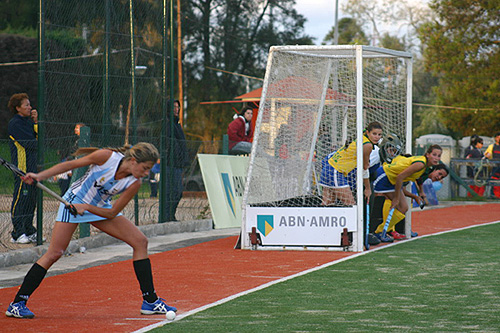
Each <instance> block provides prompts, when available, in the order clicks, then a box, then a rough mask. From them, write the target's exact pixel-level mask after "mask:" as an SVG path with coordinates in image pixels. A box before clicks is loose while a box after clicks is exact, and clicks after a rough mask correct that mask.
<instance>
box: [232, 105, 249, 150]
mask: <svg viewBox="0 0 500 333" xmlns="http://www.w3.org/2000/svg"><path fill="white" fill-rule="evenodd" d="M252 116H253V109H252V108H251V107H250V106H246V107H244V108H243V109H242V110H241V112H240V114H239V115H237V116H236V118H235V119H234V120H233V121H232V122H231V123H230V124H229V126H228V127H227V135H228V138H229V154H232V155H238V154H241V153H243V154H250V151H251V150H252V142H251V141H252V137H253V128H252V123H251V121H252Z"/></svg>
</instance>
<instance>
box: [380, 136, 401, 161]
mask: <svg viewBox="0 0 500 333" xmlns="http://www.w3.org/2000/svg"><path fill="white" fill-rule="evenodd" d="M379 147H380V151H379V153H380V160H382V161H383V162H387V163H389V164H390V163H391V162H392V160H393V159H394V158H395V157H396V156H398V155H399V154H400V153H401V148H402V146H401V140H399V138H398V136H397V135H396V134H394V133H389V134H387V135H384V137H383V138H382V142H381V143H379Z"/></svg>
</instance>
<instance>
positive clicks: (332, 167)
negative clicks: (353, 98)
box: [319, 121, 382, 206]
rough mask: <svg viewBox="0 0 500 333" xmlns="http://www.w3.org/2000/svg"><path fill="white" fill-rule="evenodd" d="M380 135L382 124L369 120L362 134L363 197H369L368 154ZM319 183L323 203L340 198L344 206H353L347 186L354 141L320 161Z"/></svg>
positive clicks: (352, 168)
mask: <svg viewBox="0 0 500 333" xmlns="http://www.w3.org/2000/svg"><path fill="white" fill-rule="evenodd" d="M381 137H382V125H381V124H380V123H379V122H377V121H374V122H371V123H369V124H368V126H367V127H366V130H365V132H364V135H363V183H364V187H365V191H364V194H365V197H366V198H370V195H371V188H370V179H369V178H370V173H369V171H368V168H369V166H370V154H371V152H372V150H373V147H374V145H376V144H377V143H378V142H379V140H380V138H381ZM322 165H323V168H322V169H321V177H320V182H319V184H320V185H321V186H323V204H324V205H326V206H328V205H330V204H332V203H334V202H335V200H337V199H338V200H340V201H342V203H343V204H344V205H346V206H353V205H354V204H355V203H356V202H355V200H354V197H353V195H352V191H351V189H350V186H349V177H348V174H349V173H350V172H351V171H353V170H354V169H355V168H356V141H353V142H351V144H349V145H348V144H346V145H344V146H343V147H342V148H340V149H339V150H337V151H335V152H333V153H331V154H329V155H328V156H326V157H325V158H324V159H323V161H322Z"/></svg>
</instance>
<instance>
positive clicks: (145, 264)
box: [5, 142, 177, 318]
mask: <svg viewBox="0 0 500 333" xmlns="http://www.w3.org/2000/svg"><path fill="white" fill-rule="evenodd" d="M75 155H85V156H83V157H82V158H79V159H74V160H71V161H67V162H63V163H60V164H57V165H55V166H53V167H51V168H49V169H47V170H44V171H42V172H40V173H27V174H26V176H25V177H23V181H24V182H25V183H27V184H33V181H34V180H36V181H42V180H45V179H48V178H50V177H53V176H55V175H58V174H60V173H63V172H66V171H69V170H73V169H76V168H81V167H85V166H89V169H88V171H87V172H86V173H85V175H84V176H82V177H81V178H80V179H78V180H77V181H75V182H74V183H73V184H72V185H71V187H70V188H69V189H68V191H67V192H66V194H65V195H64V199H66V200H67V201H69V202H70V203H72V204H73V205H74V206H75V208H76V210H77V212H78V215H77V216H73V215H71V214H70V213H69V211H68V209H66V208H65V206H64V205H63V204H61V205H60V206H59V211H58V213H57V218H56V223H55V225H54V229H53V230H52V239H51V241H50V245H49V249H48V250H47V252H46V253H45V254H44V255H43V256H42V257H41V258H40V259H38V261H37V262H36V263H35V264H34V265H33V266H32V267H31V269H30V270H29V271H28V273H27V274H26V276H25V278H24V281H23V284H22V285H21V288H20V289H19V291H18V292H17V294H16V296H15V298H14V301H13V302H12V303H10V305H9V308H8V309H7V311H6V313H5V314H6V315H7V316H8V317H16V318H33V317H34V316H35V315H34V314H33V312H31V311H30V310H29V309H28V308H27V307H26V302H27V301H28V299H29V297H30V296H31V294H32V293H33V292H34V291H35V290H36V288H38V286H39V285H40V283H41V282H42V280H43V278H44V277H45V274H46V273H47V270H48V269H49V268H50V267H51V266H52V265H53V264H54V263H55V262H56V261H57V260H58V259H59V258H60V257H61V256H62V255H63V253H64V251H65V250H66V248H67V247H68V244H69V242H70V240H71V236H72V235H73V232H74V231H75V229H76V227H77V226H78V223H84V222H88V223H90V224H92V225H93V226H94V227H96V228H97V229H99V230H101V231H103V232H105V233H107V234H108V235H110V236H113V237H115V238H117V239H120V240H122V241H124V242H125V243H127V244H128V245H130V246H131V247H132V249H133V254H132V259H133V265H134V271H135V274H136V276H137V280H138V281H139V286H140V288H141V291H142V297H143V299H144V301H143V302H142V307H141V313H142V314H156V313H166V312H167V311H177V309H176V308H174V307H171V306H168V305H166V304H165V303H164V299H162V298H159V297H158V296H157V295H156V292H155V288H154V285H153V275H152V271H151V262H150V261H149V258H148V239H147V238H146V236H144V234H143V233H142V232H141V231H140V230H139V229H138V228H137V227H136V226H135V225H134V224H133V223H132V222H131V221H129V220H128V219H127V218H125V217H124V216H123V215H122V214H121V213H120V212H121V211H122V210H123V209H124V208H125V206H126V205H127V204H128V202H129V201H130V200H131V199H132V198H133V197H134V196H135V195H136V194H137V192H138V191H139V188H140V186H141V178H142V177H146V176H147V175H148V174H149V170H150V169H151V168H152V167H153V165H154V164H155V162H156V161H157V160H158V158H159V153H158V150H157V149H156V147H155V146H154V145H152V144H150V143H144V142H141V143H138V144H136V145H134V146H133V147H131V148H130V147H122V148H106V149H98V148H80V149H79V150H77V151H76V153H75ZM117 194H120V197H119V198H118V199H117V200H116V201H115V202H114V204H113V205H111V203H110V199H111V197H112V196H114V195H117Z"/></svg>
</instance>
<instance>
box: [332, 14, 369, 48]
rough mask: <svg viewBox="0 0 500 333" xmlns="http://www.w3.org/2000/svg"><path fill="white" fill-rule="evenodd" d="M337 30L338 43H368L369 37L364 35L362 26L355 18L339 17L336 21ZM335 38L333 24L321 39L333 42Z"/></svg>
mask: <svg viewBox="0 0 500 333" xmlns="http://www.w3.org/2000/svg"><path fill="white" fill-rule="evenodd" d="M338 25H339V27H338V30H339V45H345V44H356V45H368V44H369V43H370V42H369V39H368V38H367V37H366V34H365V32H364V31H363V29H362V27H361V26H360V25H359V24H358V23H357V22H356V20H355V19H353V18H350V17H344V18H341V19H340V20H339V22H338ZM334 40H335V26H334V27H332V29H331V30H330V31H329V32H328V34H327V35H326V36H325V38H324V39H323V43H327V42H330V44H333V42H334Z"/></svg>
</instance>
